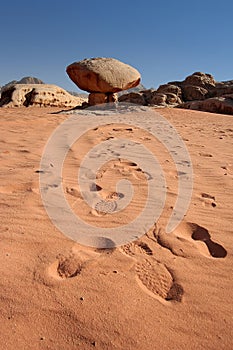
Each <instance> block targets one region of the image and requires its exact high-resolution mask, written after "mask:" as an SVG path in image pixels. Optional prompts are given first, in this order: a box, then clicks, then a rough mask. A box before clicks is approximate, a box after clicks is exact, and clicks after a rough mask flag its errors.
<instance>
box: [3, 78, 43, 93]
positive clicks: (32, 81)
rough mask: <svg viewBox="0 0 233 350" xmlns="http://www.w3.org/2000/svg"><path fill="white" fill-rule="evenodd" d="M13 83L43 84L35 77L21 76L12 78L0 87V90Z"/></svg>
mask: <svg viewBox="0 0 233 350" xmlns="http://www.w3.org/2000/svg"><path fill="white" fill-rule="evenodd" d="M15 84H44V82H43V81H42V80H40V79H38V78H35V77H23V78H22V79H21V80H12V81H10V82H9V83H7V84H6V85H4V86H2V87H0V92H2V91H3V90H5V89H8V88H9V87H10V86H11V85H15Z"/></svg>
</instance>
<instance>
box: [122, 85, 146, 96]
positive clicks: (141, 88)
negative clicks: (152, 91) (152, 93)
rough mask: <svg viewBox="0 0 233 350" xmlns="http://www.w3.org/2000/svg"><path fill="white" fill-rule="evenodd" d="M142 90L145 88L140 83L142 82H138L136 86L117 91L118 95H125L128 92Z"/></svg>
mask: <svg viewBox="0 0 233 350" xmlns="http://www.w3.org/2000/svg"><path fill="white" fill-rule="evenodd" d="M143 90H146V88H145V86H144V85H142V84H139V85H138V86H136V87H134V88H132V89H128V90H124V91H120V92H118V96H119V97H120V96H122V95H125V94H128V93H130V92H139V91H143Z"/></svg>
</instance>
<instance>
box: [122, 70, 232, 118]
mask: <svg viewBox="0 0 233 350" xmlns="http://www.w3.org/2000/svg"><path fill="white" fill-rule="evenodd" d="M232 96H233V80H229V81H226V82H216V81H215V79H214V77H213V76H212V75H211V74H205V73H202V72H195V73H193V74H192V75H190V76H188V77H187V78H186V79H185V80H184V81H172V82H169V83H167V84H164V85H161V86H159V88H158V89H157V90H155V89H150V90H144V91H140V92H138V93H135V94H134V96H133V98H132V94H126V95H124V96H121V97H120V98H119V102H129V103H138V104H142V105H147V106H154V107H180V108H189V109H196V110H201V111H206V112H213V113H224V114H233V108H232V104H233V99H232Z"/></svg>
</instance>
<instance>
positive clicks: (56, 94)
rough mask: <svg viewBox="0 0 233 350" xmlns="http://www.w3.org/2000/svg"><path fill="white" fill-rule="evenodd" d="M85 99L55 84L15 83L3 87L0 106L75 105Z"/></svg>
mask: <svg viewBox="0 0 233 350" xmlns="http://www.w3.org/2000/svg"><path fill="white" fill-rule="evenodd" d="M84 101H85V99H82V98H80V97H75V96H72V95H70V94H69V93H68V92H66V91H65V90H64V89H62V88H60V87H59V86H56V85H48V84H15V85H11V86H10V87H9V88H8V89H4V91H3V93H2V95H1V99H0V107H2V106H7V107H20V106H26V107H28V106H40V107H62V108H64V107H69V108H72V107H76V106H78V105H81V104H82V103H83V102H84Z"/></svg>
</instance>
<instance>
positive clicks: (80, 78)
mask: <svg viewBox="0 0 233 350" xmlns="http://www.w3.org/2000/svg"><path fill="white" fill-rule="evenodd" d="M66 72H67V74H68V75H69V77H70V79H71V80H72V81H73V82H74V83H75V84H76V85H77V86H78V87H79V88H80V89H82V90H85V91H88V92H95V93H114V92H118V91H122V90H128V89H130V88H133V87H135V86H137V85H138V84H139V82H140V73H139V72H138V71H137V70H136V69H135V68H133V67H131V66H129V65H128V64H125V63H123V62H120V61H118V60H116V59H115V58H104V57H99V58H90V59H85V60H83V61H80V62H74V63H72V64H70V65H69V66H68V67H67V68H66Z"/></svg>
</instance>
